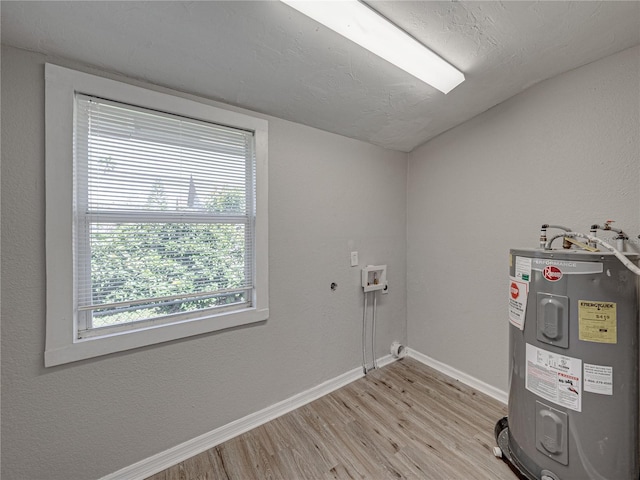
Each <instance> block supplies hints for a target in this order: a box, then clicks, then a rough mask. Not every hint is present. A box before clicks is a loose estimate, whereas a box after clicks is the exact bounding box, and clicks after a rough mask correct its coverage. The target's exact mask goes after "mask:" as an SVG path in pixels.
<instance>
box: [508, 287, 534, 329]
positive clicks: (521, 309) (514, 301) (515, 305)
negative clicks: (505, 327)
mask: <svg viewBox="0 0 640 480" xmlns="http://www.w3.org/2000/svg"><path fill="white" fill-rule="evenodd" d="M509 280H510V281H509V322H510V323H511V324H512V325H514V326H516V327H518V328H519V329H520V330H524V319H525V317H526V315H527V297H528V296H529V282H523V281H521V280H518V279H517V278H516V277H509Z"/></svg>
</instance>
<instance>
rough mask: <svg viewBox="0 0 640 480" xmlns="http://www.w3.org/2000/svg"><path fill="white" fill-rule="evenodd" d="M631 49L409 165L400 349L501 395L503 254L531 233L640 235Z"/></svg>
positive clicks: (532, 241) (517, 102) (636, 92)
mask: <svg viewBox="0 0 640 480" xmlns="http://www.w3.org/2000/svg"><path fill="white" fill-rule="evenodd" d="M639 79H640V47H635V48H632V49H629V50H626V51H623V52H621V53H619V54H616V55H612V56H610V57H607V58H605V59H602V60H600V61H598V62H594V63H592V64H589V65H586V66H584V67H582V68H579V69H576V70H573V71H570V72H568V73H565V74H563V75H560V76H558V77H555V78H553V79H550V80H547V81H545V82H542V83H540V84H538V85H536V86H534V87H532V88H530V89H528V90H526V91H525V92H523V93H521V94H519V95H517V96H515V97H513V98H511V99H510V100H508V101H506V102H504V103H502V104H500V105H498V106H497V107H495V108H493V109H491V110H489V111H487V112H485V113H484V114H482V115H479V116H477V117H476V118H474V119H472V120H470V121H468V122H466V123H464V124H462V125H460V126H458V127H457V128H454V129H452V130H450V131H448V132H446V133H445V134H443V135H441V136H439V137H437V138H436V139H434V140H432V141H430V142H428V143H427V144H425V145H423V146H422V147H421V148H418V149H416V150H415V151H413V152H412V153H411V154H410V155H409V167H408V174H409V176H408V208H407V223H408V226H409V230H408V236H407V245H408V248H407V279H408V280H407V285H408V293H407V322H408V327H407V329H408V336H409V346H410V347H411V348H414V349H416V350H418V351H419V352H421V353H423V354H425V355H428V356H430V357H432V358H435V359H436V360H438V361H440V362H442V363H444V364H447V365H449V366H451V367H453V368H456V369H458V370H460V371H462V372H464V373H466V374H468V375H471V376H472V377H475V378H477V379H479V380H481V381H483V382H485V383H488V384H490V385H492V386H494V387H496V388H499V389H501V390H503V391H506V390H507V368H508V367H507V363H508V360H507V355H508V345H507V330H508V327H507V326H508V317H507V314H506V304H507V289H508V283H507V280H508V253H509V248H535V247H536V246H537V242H538V235H539V229H540V225H542V224H543V223H555V224H567V225H568V226H570V227H573V228H575V229H577V230H580V231H586V232H587V233H588V230H589V226H590V225H591V224H593V223H603V222H604V221H605V220H607V219H613V220H616V224H615V225H616V226H619V227H621V228H624V229H625V230H628V232H629V233H633V234H634V241H635V243H634V247H635V249H636V250H637V247H638V242H639V240H638V239H637V238H635V237H636V236H637V235H638V233H640V138H639V136H640V121H639V118H638V117H639V115H640V80H639Z"/></svg>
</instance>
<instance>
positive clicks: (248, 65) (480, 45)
mask: <svg viewBox="0 0 640 480" xmlns="http://www.w3.org/2000/svg"><path fill="white" fill-rule="evenodd" d="M367 3H369V5H371V6H372V7H373V8H374V9H376V10H378V11H379V12H380V13H381V14H383V15H384V16H386V17H387V18H389V19H390V20H392V21H393V22H394V23H395V24H397V25H399V26H400V27H402V28H403V29H404V30H406V31H407V32H409V33H410V34H411V35H413V36H414V37H415V38H417V39H418V40H419V41H421V42H422V43H424V44H425V45H427V46H429V47H430V48H431V49H432V50H434V51H435V52H436V53H438V54H440V55H441V56H442V57H444V58H445V59H446V60H448V61H449V62H450V63H452V64H453V65H455V66H456V67H458V68H459V69H460V70H462V71H463V72H464V73H465V75H466V77H467V80H466V81H465V82H464V83H463V84H462V85H460V86H459V87H457V88H456V89H454V90H453V91H452V92H450V93H449V94H447V95H444V94H442V93H440V92H439V91H437V90H435V89H434V88H432V87H430V86H428V85H426V84H423V83H421V82H420V81H418V80H416V79H414V78H413V77H412V76H410V75H409V74H407V73H404V72H402V71H400V70H398V69H397V68H396V67H394V66H392V65H390V64H388V63H387V62H385V61H384V60H381V59H379V58H377V57H375V56H373V55H372V54H370V53H368V52H366V51H363V50H362V49H361V48H360V47H358V46H356V45H354V44H352V43H351V42H349V41H348V40H345V39H343V38H342V37H340V36H338V35H337V34H335V33H334V32H332V31H330V30H328V29H327V28H325V27H323V26H321V25H318V24H316V23H315V22H313V21H312V20H310V19H308V18H306V17H305V16H303V15H302V14H300V13H298V12H297V11H295V10H293V9H291V8H290V7H288V6H286V5H284V4H282V3H280V2H277V1H258V2H248V1H236V2H211V1H197V2H174V1H168V2H128V1H124V2H123V1H113V2H102V1H91V2H55V1H45V2H31V1H26V2H13V1H3V2H2V4H1V14H2V42H3V43H4V44H8V45H12V46H15V47H19V48H24V49H27V50H32V51H37V52H42V53H46V54H49V55H52V56H61V57H65V58H68V59H72V60H75V61H79V62H82V63H84V64H87V65H90V66H94V67H97V68H99V69H103V70H108V71H112V72H117V73H121V74H124V75H126V76H129V77H132V78H136V79H141V80H144V81H147V82H150V83H154V84H158V85H163V86H166V87H170V88H173V89H177V90H181V91H184V92H188V93H193V94H196V95H199V96H203V97H207V98H211V99H214V100H219V101H222V102H225V103H229V104H233V105H237V106H241V107H245V108H248V109H251V110H254V111H258V112H262V113H266V114H269V115H273V116H276V117H280V118H284V119H287V120H291V121H294V122H298V123H303V124H306V125H310V126H313V127H317V128H320V129H323V130H327V131H331V132H335V133H339V134H341V135H345V136H348V137H352V138H357V139H361V140H364V141H367V142H370V143H373V144H377V145H381V146H384V147H387V148H390V149H396V150H401V151H411V150H412V149H413V148H415V147H416V146H418V145H420V144H422V143H424V142H425V141H427V140H429V139H431V138H433V137H434V136H436V135H438V134H439V133H442V132H443V131H445V130H448V129H449V128H452V127H454V126H455V125H458V124H460V123H462V122H464V121H465V120H468V119H469V118H471V117H474V116H475V115H477V114H479V113H481V112H483V111H485V110H487V109H489V108H491V107H492V106H494V105H496V104H498V103H500V102H502V101H504V100H506V99H507V98H509V97H511V96H513V95H515V94H517V93H519V92H521V91H522V90H524V89H526V88H528V87H529V86H531V85H533V84H535V83H537V82H539V81H541V80H544V79H546V78H550V77H553V76H555V75H558V74H560V73H562V72H565V71H567V70H571V69H573V68H576V67H579V66H581V65H584V64H586V63H589V62H592V61H595V60H597V59H599V58H602V57H604V56H607V55H610V54H612V53H615V52H618V51H620V50H623V49H625V48H628V47H631V46H633V45H637V44H640V2H637V1H631V2H617V1H605V2H595V1H594V2H587V1H579V2H568V1H559V2H528V1H509V2H494V1H492V2H482V1H472V2H464V1H459V2H438V1H428V2H420V1H370V2H367Z"/></svg>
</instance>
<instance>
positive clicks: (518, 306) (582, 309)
mask: <svg viewBox="0 0 640 480" xmlns="http://www.w3.org/2000/svg"><path fill="white" fill-rule="evenodd" d="M565 248H566V247H565ZM592 250H595V248H594V249H592ZM618 253H619V252H618ZM624 257H625V258H626V259H628V260H629V261H630V262H632V263H633V264H634V265H637V262H638V255H635V254H624ZM509 273H510V279H509V322H510V325H509V372H510V381H509V404H508V417H507V418H505V419H502V420H501V421H500V422H498V425H496V432H495V433H496V440H497V441H498V445H499V446H500V449H501V450H502V453H503V454H504V455H505V456H506V457H507V458H506V460H507V462H508V463H510V464H511V466H512V468H513V469H514V470H516V472H517V473H518V474H519V475H520V476H521V477H524V478H527V479H532V480H534V479H535V480H605V479H608V480H638V478H639V473H640V471H639V461H638V456H639V455H638V450H639V443H638V423H639V416H638V409H639V403H638V401H639V398H638V395H639V390H638V389H639V387H638V375H639V373H638V360H639V359H638V278H639V277H638V276H637V275H636V274H634V272H633V271H631V270H630V269H629V268H627V267H626V266H625V265H624V264H623V263H622V262H621V260H620V259H619V258H616V256H615V255H614V254H613V253H611V252H601V251H595V252H594V251H586V250H548V249H537V250H533V249H532V250H511V251H510V265H509Z"/></svg>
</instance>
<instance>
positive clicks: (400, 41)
mask: <svg viewBox="0 0 640 480" xmlns="http://www.w3.org/2000/svg"><path fill="white" fill-rule="evenodd" d="M281 1H282V2H283V3H286V4H287V5H289V6H290V7H292V8H294V9H296V10H298V11H299V12H301V13H303V14H305V15H307V16H308V17H310V18H312V19H314V20H315V21H317V22H319V23H322V24H323V25H325V26H326V27H328V28H330V29H331V30H333V31H335V32H337V33H339V34H340V35H342V36H343V37H346V38H348V39H349V40H351V41H352V42H355V43H357V44H358V45H360V46H362V47H364V48H366V49H367V50H369V51H370V52H371V53H374V54H375V55H377V56H379V57H380V58H383V59H384V60H386V61H388V62H390V63H393V64H394V65H396V66H397V67H400V68H401V69H403V70H404V71H406V72H408V73H410V74H411V75H413V76H414V77H416V78H418V79H419V80H422V81H423V82H425V83H428V84H429V85H431V86H432V87H435V88H437V89H438V90H440V91H441V92H442V93H449V92H450V91H451V90H453V89H454V88H455V87H456V86H458V85H460V84H461V83H462V82H463V81H464V74H463V73H462V72H460V71H459V70H458V69H457V68H455V67H454V66H452V65H451V64H449V63H447V62H446V61H445V60H443V59H442V58H440V57H439V56H438V55H436V54H435V53H433V52H432V51H431V50H429V49H428V48H427V47H425V46H424V45H422V44H421V43H420V42H418V41H417V40H415V39H414V38H413V37H411V36H410V35H408V34H407V33H406V32H404V31H402V30H400V29H399V28H398V27H396V26H395V25H393V24H392V23H390V22H388V21H387V20H386V19H385V18H384V17H382V16H381V15H379V14H377V13H376V12H375V11H374V10H372V9H371V8H369V7H368V6H367V5H365V4H363V3H361V2H359V1H357V0H341V1H300V0H281Z"/></svg>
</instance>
